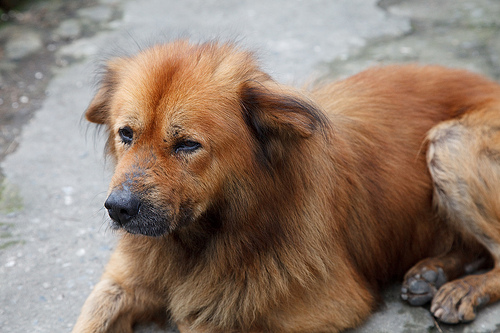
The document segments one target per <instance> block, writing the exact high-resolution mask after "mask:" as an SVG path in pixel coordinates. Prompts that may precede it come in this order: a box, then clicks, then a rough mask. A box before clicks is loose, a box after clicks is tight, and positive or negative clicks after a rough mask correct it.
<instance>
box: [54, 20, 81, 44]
mask: <svg viewBox="0 0 500 333" xmlns="http://www.w3.org/2000/svg"><path fill="white" fill-rule="evenodd" d="M81 34H82V25H81V23H80V22H79V21H78V20H76V19H68V20H66V21H62V22H61V24H60V25H59V27H58V28H57V29H56V30H55V31H54V37H55V38H61V39H75V38H78V37H79V36H80V35H81Z"/></svg>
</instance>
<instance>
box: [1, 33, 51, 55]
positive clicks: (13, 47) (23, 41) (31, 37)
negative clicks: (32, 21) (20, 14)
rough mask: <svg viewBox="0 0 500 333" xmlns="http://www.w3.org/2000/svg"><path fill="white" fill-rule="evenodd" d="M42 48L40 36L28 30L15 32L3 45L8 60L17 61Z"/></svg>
mask: <svg viewBox="0 0 500 333" xmlns="http://www.w3.org/2000/svg"><path fill="white" fill-rule="evenodd" d="M42 47H43V42H42V38H41V36H40V35H39V34H38V33H36V32H34V31H29V30H24V31H17V32H16V33H14V34H12V35H11V36H10V38H9V39H8V40H7V43H6V44H5V55H6V56H7V58H8V59H10V60H19V59H22V58H24V57H27V56H29V55H30V54H33V53H35V52H37V51H39V50H40V49H41V48H42Z"/></svg>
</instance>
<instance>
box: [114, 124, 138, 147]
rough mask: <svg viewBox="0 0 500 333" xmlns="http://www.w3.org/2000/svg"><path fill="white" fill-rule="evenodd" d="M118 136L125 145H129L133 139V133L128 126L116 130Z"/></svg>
mask: <svg viewBox="0 0 500 333" xmlns="http://www.w3.org/2000/svg"><path fill="white" fill-rule="evenodd" d="M118 135H120V139H121V140H122V142H123V143H124V144H126V145H129V144H131V143H132V140H133V139H134V131H132V129H131V128H130V127H128V126H125V127H122V128H120V129H119V130H118Z"/></svg>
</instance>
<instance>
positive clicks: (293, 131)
mask: <svg viewBox="0 0 500 333" xmlns="http://www.w3.org/2000/svg"><path fill="white" fill-rule="evenodd" d="M240 97H241V103H242V110H243V116H244V118H245V121H246V123H247V125H248V126H249V127H250V129H251V130H252V132H253V134H254V136H255V137H256V138H257V140H258V141H259V143H260V144H261V146H262V147H263V151H264V155H265V156H266V159H267V160H268V162H272V160H273V159H274V156H273V155H275V154H273V151H276V150H280V151H281V150H282V149H279V148H278V147H277V143H279V145H280V146H286V145H287V144H291V143H292V142H294V141H295V140H297V139H302V138H308V137H310V136H311V135H313V133H315V132H317V131H323V130H324V129H325V128H326V127H327V126H328V120H327V118H326V116H325V114H324V113H323V112H322V111H321V110H320V109H319V108H318V107H317V106H315V105H314V104H313V103H312V102H311V101H308V100H307V99H306V98H305V97H304V96H301V95H299V94H298V93H296V92H294V91H288V90H284V88H281V87H280V86H278V85H277V84H276V83H274V82H273V81H266V82H264V83H261V82H255V81H247V82H244V83H243V85H242V88H241V90H240ZM280 155H281V154H280Z"/></svg>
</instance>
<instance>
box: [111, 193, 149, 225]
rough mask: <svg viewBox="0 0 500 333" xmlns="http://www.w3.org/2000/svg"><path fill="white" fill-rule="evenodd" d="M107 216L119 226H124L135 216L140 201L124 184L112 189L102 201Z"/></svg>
mask: <svg viewBox="0 0 500 333" xmlns="http://www.w3.org/2000/svg"><path fill="white" fill-rule="evenodd" d="M104 207H106V209H107V210H108V214H109V216H110V217H111V218H112V219H113V220H114V221H115V222H117V223H119V224H120V225H121V226H124V225H125V224H127V223H128V222H130V220H131V219H132V218H134V217H135V216H137V214H138V213H139V209H140V207H141V201H140V199H139V198H138V197H137V195H135V194H134V193H132V191H130V189H129V188H128V187H126V186H124V187H122V188H120V189H114V190H113V191H112V192H111V194H110V195H109V197H108V199H107V200H106V202H105V203H104Z"/></svg>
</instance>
